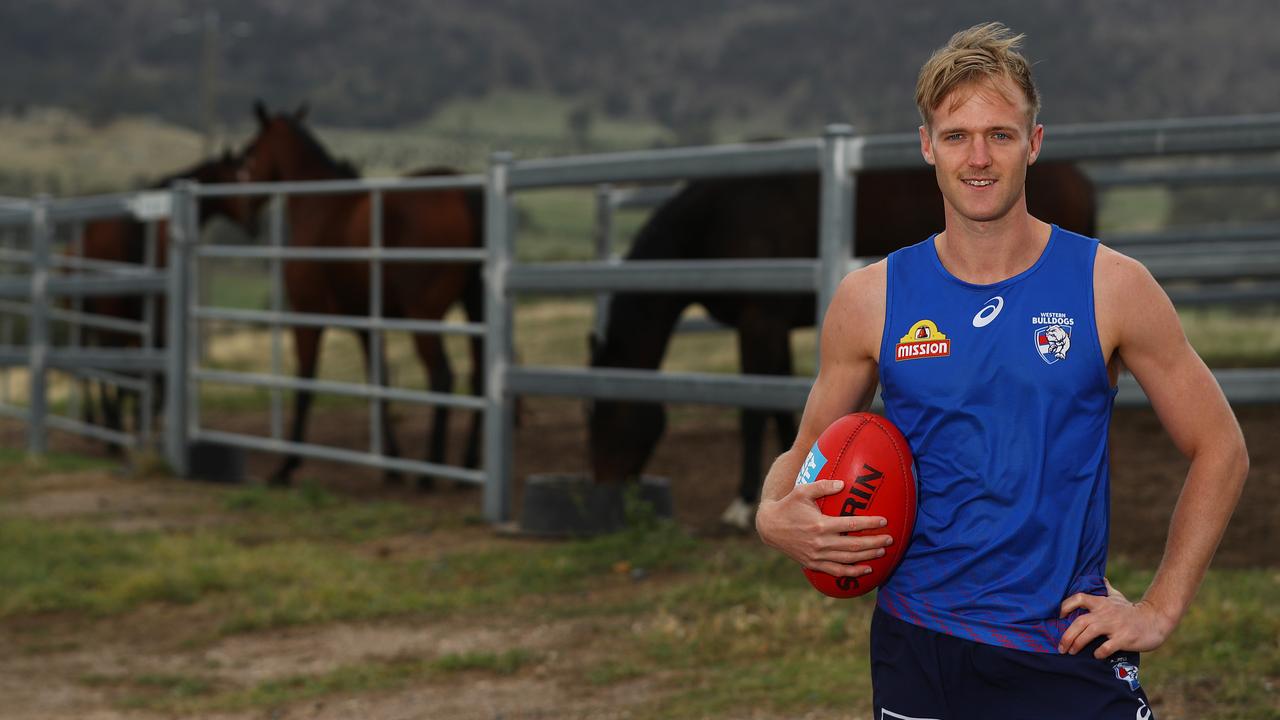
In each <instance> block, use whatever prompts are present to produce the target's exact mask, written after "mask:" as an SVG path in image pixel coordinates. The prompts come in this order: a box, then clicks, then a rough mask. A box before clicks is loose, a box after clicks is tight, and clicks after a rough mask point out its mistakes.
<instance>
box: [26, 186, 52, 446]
mask: <svg viewBox="0 0 1280 720" xmlns="http://www.w3.org/2000/svg"><path fill="white" fill-rule="evenodd" d="M52 239H53V234H52V233H51V232H50V231H49V196H48V195H40V196H39V197H37V198H36V200H35V203H34V204H33V205H32V207H31V317H30V319H29V321H28V325H27V342H28V343H29V344H30V349H29V358H30V359H29V362H28V372H29V373H30V376H29V378H28V381H29V388H30V389H29V392H28V398H27V402H28V411H29V414H28V415H27V452H28V453H29V454H31V455H32V456H33V457H41V456H43V455H44V453H45V450H46V449H47V447H48V437H47V434H46V431H47V427H46V425H45V418H46V416H47V414H48V409H49V408H48V404H47V400H48V398H47V391H48V371H49V262H50V260H49V243H50V242H51V241H52Z"/></svg>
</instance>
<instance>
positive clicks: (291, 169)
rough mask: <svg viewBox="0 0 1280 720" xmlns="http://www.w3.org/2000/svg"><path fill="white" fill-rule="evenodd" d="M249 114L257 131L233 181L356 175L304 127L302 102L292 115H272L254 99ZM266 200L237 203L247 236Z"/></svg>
mask: <svg viewBox="0 0 1280 720" xmlns="http://www.w3.org/2000/svg"><path fill="white" fill-rule="evenodd" d="M253 111H254V116H255V117H256V118H257V121H258V131H257V133H256V134H255V135H254V137H253V139H252V140H250V141H249V144H248V146H247V147H246V148H245V151H244V155H243V157H242V158H241V161H240V164H239V169H238V172H237V173H236V180H237V181H239V182H249V183H259V182H279V181H282V180H332V179H338V178H351V177H355V176H356V173H355V168H353V167H352V166H351V165H350V164H349V163H344V162H340V161H338V160H335V159H334V158H333V157H332V156H331V155H330V154H329V151H328V150H326V149H325V148H324V146H323V145H321V144H320V141H319V140H317V139H316V138H315V136H314V135H313V134H312V133H311V131H310V130H309V129H308V128H307V127H306V125H305V124H304V121H305V120H306V117H307V106H306V104H305V103H304V104H302V105H300V106H299V107H298V109H297V110H294V111H293V112H282V113H274V114H273V113H271V112H269V111H268V110H267V107H266V105H265V104H263V102H262V101H261V100H258V101H256V102H255V103H254V107H253ZM267 200H268V196H266V195H252V196H245V197H244V198H242V199H241V200H240V201H239V202H240V207H239V208H238V209H237V211H236V216H237V217H239V218H242V219H243V221H244V222H243V223H242V224H244V225H245V227H246V228H247V229H248V230H249V232H250V233H251V234H256V230H257V219H258V216H259V213H260V212H261V209H262V206H263V205H264V204H265V203H266V202H267Z"/></svg>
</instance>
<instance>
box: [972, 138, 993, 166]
mask: <svg viewBox="0 0 1280 720" xmlns="http://www.w3.org/2000/svg"><path fill="white" fill-rule="evenodd" d="M969 165H970V166H971V167H978V168H984V167H987V166H989V165H991V152H990V148H988V147H987V141H986V139H985V138H976V139H974V141H973V144H972V145H970V146H969Z"/></svg>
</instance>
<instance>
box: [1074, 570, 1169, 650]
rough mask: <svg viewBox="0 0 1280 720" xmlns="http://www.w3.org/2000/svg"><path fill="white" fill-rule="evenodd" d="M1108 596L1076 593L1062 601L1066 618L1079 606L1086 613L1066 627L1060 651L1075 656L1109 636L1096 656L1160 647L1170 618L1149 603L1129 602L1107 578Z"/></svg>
mask: <svg viewBox="0 0 1280 720" xmlns="http://www.w3.org/2000/svg"><path fill="white" fill-rule="evenodd" d="M1102 581H1103V582H1104V583H1106V585H1107V594H1106V596H1102V595H1088V594H1086V593H1076V594H1075V595H1072V596H1071V597H1069V598H1067V599H1066V600H1064V601H1063V602H1062V613H1061V614H1060V615H1059V617H1066V616H1067V615H1070V614H1071V613H1072V612H1075V611H1076V610H1077V609H1081V608H1083V609H1084V610H1085V611H1086V612H1085V613H1084V614H1082V615H1080V617H1077V618H1076V619H1075V621H1073V622H1072V623H1071V626H1070V627H1068V628H1067V631H1066V632H1064V633H1063V634H1062V640H1061V641H1060V642H1059V643H1058V652H1060V653H1065V654H1070V655H1075V654H1076V653H1078V652H1080V651H1081V650H1083V649H1084V648H1085V646H1087V645H1088V644H1089V643H1091V642H1093V640H1094V638H1097V637H1099V636H1102V635H1106V636H1107V640H1106V642H1104V643H1102V644H1101V645H1099V646H1098V649H1097V650H1095V651H1094V653H1093V656H1094V657H1096V658H1098V659H1099V660H1103V659H1106V658H1107V657H1110V656H1111V655H1113V654H1115V653H1117V652H1120V651H1121V650H1132V651H1135V652H1145V651H1147V650H1154V649H1156V648H1157V647H1160V645H1161V643H1163V642H1164V641H1165V638H1167V637H1168V636H1169V633H1170V632H1171V631H1172V627H1171V626H1170V623H1169V621H1168V620H1167V619H1166V618H1165V617H1164V615H1162V614H1161V613H1160V611H1158V610H1157V609H1156V608H1155V607H1154V606H1152V605H1151V604H1150V603H1148V602H1146V601H1144V600H1140V601H1138V602H1136V603H1131V602H1129V599H1128V598H1126V597H1125V596H1124V594H1123V593H1121V592H1120V591H1119V590H1116V589H1115V588H1113V587H1111V582H1110V581H1108V580H1107V579H1106V578H1103V580H1102Z"/></svg>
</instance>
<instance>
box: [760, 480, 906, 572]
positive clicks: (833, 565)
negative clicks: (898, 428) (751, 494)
mask: <svg viewBox="0 0 1280 720" xmlns="http://www.w3.org/2000/svg"><path fill="white" fill-rule="evenodd" d="M843 487H844V483H842V482H840V481H839V480H820V481H818V482H813V483H808V484H804V485H797V486H795V487H794V488H793V489H792V490H791V492H789V493H787V494H786V495H784V496H782V498H780V499H778V500H764V501H763V502H761V503H760V509H759V511H757V513H756V532H757V533H759V534H760V539H761V540H763V541H764V542H765V544H767V545H771V546H773V547H775V548H777V549H778V550H780V551H782V552H783V554H785V555H786V556H787V557H790V558H791V559H792V560H795V561H796V562H798V563H800V564H801V565H802V566H804V567H806V568H808V569H810V570H818V571H820V572H824V573H827V574H828V575H834V576H836V577H857V576H859V575H866V574H867V573H869V572H871V568H869V567H867V566H866V565H859V564H858V563H862V562H866V561H868V560H873V559H875V558H878V557H880V556H882V555H884V548H886V547H888V546H889V545H890V544H891V543H893V538H892V537H891V536H889V535H851V534H850V533H853V532H857V531H860V530H875V529H877V528H882V527H884V526H885V525H887V524H888V521H887V520H885V519H884V518H882V517H877V516H867V517H862V516H850V517H830V516H827V515H824V514H822V511H821V510H819V509H818V504H817V502H818V499H819V498H821V497H823V496H826V495H832V494H835V493H837V492H840V490H841V489H842V488H843Z"/></svg>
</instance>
